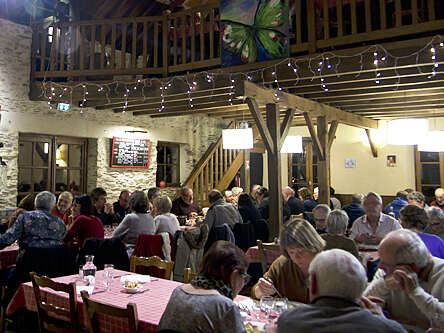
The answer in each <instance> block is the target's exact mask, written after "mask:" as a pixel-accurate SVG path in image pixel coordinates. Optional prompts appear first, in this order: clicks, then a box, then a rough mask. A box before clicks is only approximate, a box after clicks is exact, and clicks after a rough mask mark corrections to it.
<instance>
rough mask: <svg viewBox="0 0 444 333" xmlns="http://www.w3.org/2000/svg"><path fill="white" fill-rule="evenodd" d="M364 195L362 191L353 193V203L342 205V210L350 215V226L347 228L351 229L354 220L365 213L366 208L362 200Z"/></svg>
mask: <svg viewBox="0 0 444 333" xmlns="http://www.w3.org/2000/svg"><path fill="white" fill-rule="evenodd" d="M363 198H364V196H363V195H362V194H361V193H357V194H353V195H352V198H351V199H352V203H351V204H350V205H347V206H344V207H342V210H343V211H344V212H346V213H347V215H348V226H347V229H351V227H352V225H353V222H355V220H356V219H357V218H358V217H361V216H362V215H364V214H365V213H364V208H362V200H363Z"/></svg>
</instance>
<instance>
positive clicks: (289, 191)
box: [282, 186, 294, 201]
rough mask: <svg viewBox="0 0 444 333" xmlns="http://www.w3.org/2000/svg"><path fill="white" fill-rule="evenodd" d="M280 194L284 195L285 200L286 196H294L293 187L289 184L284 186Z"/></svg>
mask: <svg viewBox="0 0 444 333" xmlns="http://www.w3.org/2000/svg"><path fill="white" fill-rule="evenodd" d="M282 195H283V196H284V200H285V201H287V200H288V198H290V197H293V196H294V191H293V189H292V188H291V187H290V186H285V187H284V188H283V189H282Z"/></svg>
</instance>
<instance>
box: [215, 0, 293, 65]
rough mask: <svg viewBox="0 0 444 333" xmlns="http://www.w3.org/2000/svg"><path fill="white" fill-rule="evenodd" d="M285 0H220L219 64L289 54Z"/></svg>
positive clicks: (281, 56)
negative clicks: (220, 58)
mask: <svg viewBox="0 0 444 333" xmlns="http://www.w3.org/2000/svg"><path fill="white" fill-rule="evenodd" d="M288 21H289V17H288V0H238V1H232V0H221V24H222V32H221V43H222V48H221V49H222V66H234V65H240V64H246V63H252V62H256V61H263V60H270V59H279V58H286V57H288V56H289V42H288Z"/></svg>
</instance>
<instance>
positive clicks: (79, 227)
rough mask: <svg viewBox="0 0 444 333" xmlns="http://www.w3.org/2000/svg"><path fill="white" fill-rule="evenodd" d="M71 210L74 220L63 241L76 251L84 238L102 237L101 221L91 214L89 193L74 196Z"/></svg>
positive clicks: (91, 206) (91, 207)
mask: <svg viewBox="0 0 444 333" xmlns="http://www.w3.org/2000/svg"><path fill="white" fill-rule="evenodd" d="M71 210H72V219H73V220H74V222H73V223H72V225H71V227H70V228H69V229H68V231H67V233H66V235H65V238H64V242H65V243H68V244H69V246H70V247H71V248H73V249H74V250H77V251H78V250H79V249H80V248H81V247H82V246H83V242H84V241H85V239H87V238H92V237H93V238H104V232H103V224H102V221H101V220H100V219H99V218H98V217H96V216H94V215H93V205H92V201H91V198H90V197H89V195H87V194H83V195H79V196H76V197H75V198H74V202H73V204H72V208H71Z"/></svg>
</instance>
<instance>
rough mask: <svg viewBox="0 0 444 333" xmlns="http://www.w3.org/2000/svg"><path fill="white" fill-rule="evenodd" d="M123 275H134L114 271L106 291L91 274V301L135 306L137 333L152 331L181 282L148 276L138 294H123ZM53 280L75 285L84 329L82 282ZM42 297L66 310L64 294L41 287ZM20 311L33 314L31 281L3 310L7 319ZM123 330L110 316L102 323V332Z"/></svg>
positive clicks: (101, 278)
mask: <svg viewBox="0 0 444 333" xmlns="http://www.w3.org/2000/svg"><path fill="white" fill-rule="evenodd" d="M127 275H137V274H135V273H130V272H126V271H121V270H117V269H114V270H113V276H114V278H113V280H112V282H111V285H110V290H109V291H107V290H106V287H105V283H104V282H105V276H104V271H103V270H101V271H97V272H96V274H95V283H94V289H93V290H92V293H91V295H90V297H91V299H92V300H94V301H99V302H103V303H107V304H110V305H113V306H116V307H120V308H126V306H127V304H128V303H135V304H136V306H137V313H138V319H139V327H140V333H143V332H150V333H151V332H156V329H157V326H158V324H159V321H160V318H161V316H162V314H163V312H164V310H165V308H166V306H167V304H168V301H169V299H170V296H171V294H172V292H173V290H174V289H175V288H176V287H178V286H180V285H181V284H182V283H180V282H175V281H170V280H164V279H160V278H154V277H151V278H150V281H149V282H146V283H143V284H142V288H141V289H140V291H139V292H137V293H127V291H126V290H125V288H124V283H123V282H122V281H121V278H122V277H123V276H127ZM53 280H54V281H56V282H62V283H71V282H75V283H76V287H77V294H78V295H77V301H78V317H79V318H78V319H79V323H81V325H82V326H84V327H86V326H87V325H86V318H85V316H84V310H83V301H82V298H81V296H80V290H82V289H87V288H86V287H87V286H86V284H85V282H84V281H83V279H80V278H79V275H77V274H76V275H69V276H63V277H58V278H54V279H53ZM42 294H43V295H44V297H46V299H47V302H48V303H53V304H55V305H57V306H61V307H69V296H68V294H66V293H59V292H55V291H53V290H50V289H46V288H43V289H42ZM23 308H26V309H27V310H29V311H33V312H36V311H37V306H36V302H35V297H34V290H33V287H32V283H31V282H26V283H22V284H21V285H20V287H19V288H18V290H17V292H16V293H15V294H14V296H13V298H12V300H11V302H10V303H9V305H8V307H7V309H6V314H7V316H11V315H13V314H14V313H16V312H17V311H18V310H19V309H23ZM125 327H128V323H127V320H126V319H123V318H117V317H110V318H107V320H106V324H105V326H104V330H105V332H112V333H114V332H121V331H122V330H124V329H123V328H125Z"/></svg>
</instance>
